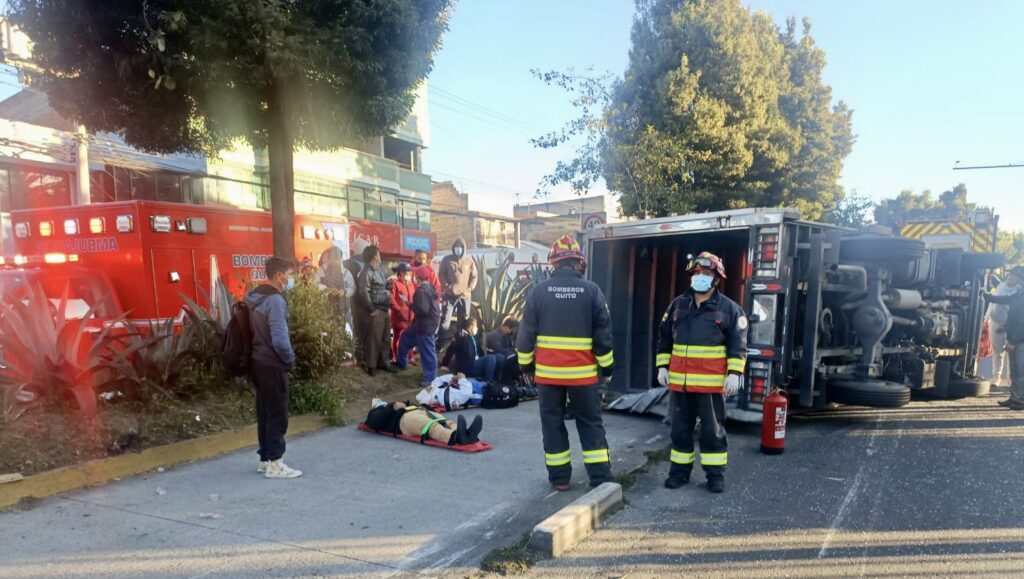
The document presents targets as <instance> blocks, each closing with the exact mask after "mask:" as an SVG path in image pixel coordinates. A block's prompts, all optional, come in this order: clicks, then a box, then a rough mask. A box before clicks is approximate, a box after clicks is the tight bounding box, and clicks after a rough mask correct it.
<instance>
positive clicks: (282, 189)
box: [267, 104, 295, 259]
mask: <svg viewBox="0 0 1024 579" xmlns="http://www.w3.org/2000/svg"><path fill="white" fill-rule="evenodd" d="M272 106H274V105H272ZM294 143H295V139H294V137H293V136H292V132H291V127H289V126H288V121H287V118H286V116H285V114H284V111H283V110H281V105H280V104H277V105H276V107H274V109H273V110H271V114H270V123H269V126H268V127H267V155H268V156H269V157H270V213H271V217H272V222H273V226H274V255H275V256H276V257H284V258H287V259H295V164H294V162H293V157H292V153H293V151H292V147H293V146H294Z"/></svg>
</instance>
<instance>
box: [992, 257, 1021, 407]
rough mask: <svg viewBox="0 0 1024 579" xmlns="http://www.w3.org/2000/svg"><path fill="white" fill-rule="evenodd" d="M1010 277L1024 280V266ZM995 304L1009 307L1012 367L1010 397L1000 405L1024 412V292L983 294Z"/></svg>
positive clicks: (1008, 342) (1008, 343) (1008, 348)
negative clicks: (1003, 294) (999, 294)
mask: <svg viewBox="0 0 1024 579" xmlns="http://www.w3.org/2000/svg"><path fill="white" fill-rule="evenodd" d="M1010 275H1013V276H1016V277H1017V278H1018V279H1024V265H1018V266H1014V268H1013V269H1011V270H1010ZM983 295H984V296H985V299H986V300H988V301H989V302H991V303H993V304H1001V305H1007V306H1009V311H1008V312H1007V315H1006V324H1005V325H1004V326H1003V328H1004V329H1005V333H1006V345H1005V348H1006V352H1007V353H1008V354H1009V355H1008V356H1007V357H1008V358H1009V359H1008V360H1007V363H1008V364H1009V366H1010V397H1009V398H1008V399H1006V400H1003V401H1002V402H1000V403H999V405H1000V406H1005V407H1007V408H1009V409H1011V410H1024V292H1021V291H1018V292H1016V293H1014V294H1012V295H1005V296H998V295H997V296H994V295H991V294H988V293H986V294H983Z"/></svg>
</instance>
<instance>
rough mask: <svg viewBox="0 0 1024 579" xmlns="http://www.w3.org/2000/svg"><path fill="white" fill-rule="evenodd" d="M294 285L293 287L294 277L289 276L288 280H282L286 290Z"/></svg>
mask: <svg viewBox="0 0 1024 579" xmlns="http://www.w3.org/2000/svg"><path fill="white" fill-rule="evenodd" d="M294 287H295V278H294V277H290V278H288V281H286V282H284V291H288V290H290V289H292V288H294Z"/></svg>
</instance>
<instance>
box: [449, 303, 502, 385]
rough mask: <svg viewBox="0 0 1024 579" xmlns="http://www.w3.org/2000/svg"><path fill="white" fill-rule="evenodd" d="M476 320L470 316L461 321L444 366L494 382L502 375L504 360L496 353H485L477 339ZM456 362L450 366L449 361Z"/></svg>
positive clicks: (456, 371)
mask: <svg viewBox="0 0 1024 579" xmlns="http://www.w3.org/2000/svg"><path fill="white" fill-rule="evenodd" d="M476 332H477V325H476V320H475V319H473V318H469V319H468V320H462V321H461V322H459V334H458V335H457V336H456V337H455V341H454V342H453V343H452V347H451V348H448V351H447V352H446V353H445V355H444V361H442V362H441V365H442V366H448V368H450V369H451V372H452V374H465V375H466V376H469V377H470V378H477V379H479V380H483V381H485V382H493V381H494V378H495V377H496V376H500V375H501V368H502V362H503V360H502V359H501V357H499V356H497V355H495V354H484V352H483V349H482V348H481V347H480V343H479V342H478V341H477V339H476ZM452 357H454V358H455V363H454V364H452V365H450V366H449V361H450V360H451V359H452Z"/></svg>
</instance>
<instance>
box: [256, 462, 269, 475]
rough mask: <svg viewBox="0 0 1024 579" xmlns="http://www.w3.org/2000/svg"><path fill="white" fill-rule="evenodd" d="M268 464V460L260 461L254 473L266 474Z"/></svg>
mask: <svg viewBox="0 0 1024 579" xmlns="http://www.w3.org/2000/svg"><path fill="white" fill-rule="evenodd" d="M269 464H270V461H269V460H261V461H260V465H259V466H258V467H256V472H257V473H259V474H264V473H266V472H267V466H268V465H269Z"/></svg>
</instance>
